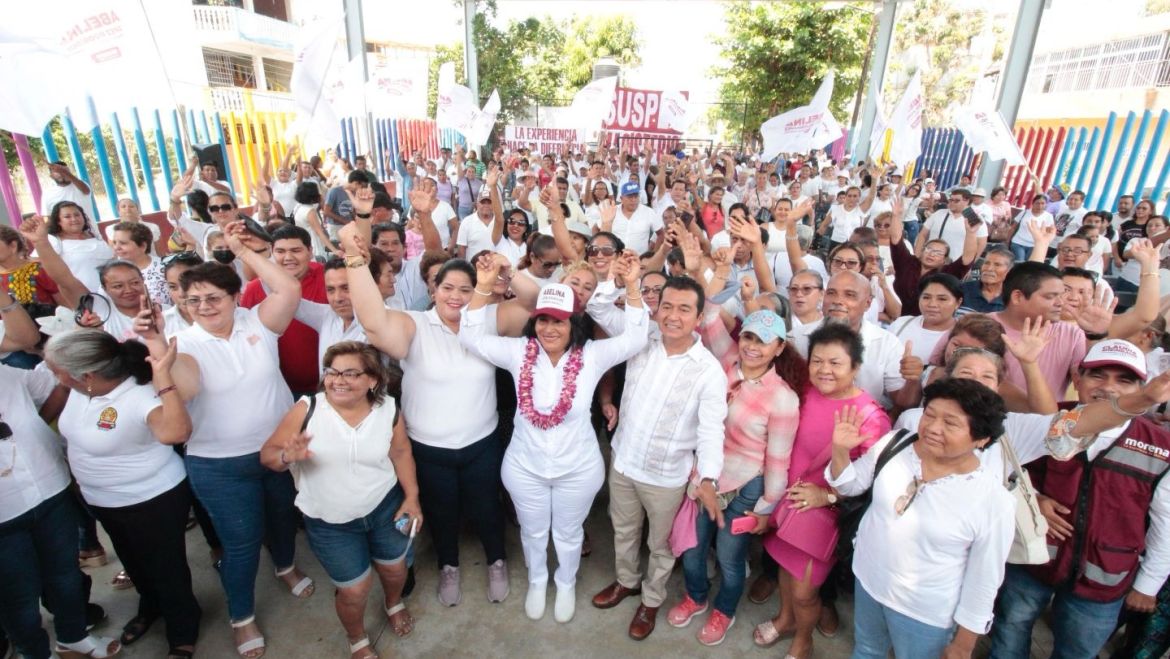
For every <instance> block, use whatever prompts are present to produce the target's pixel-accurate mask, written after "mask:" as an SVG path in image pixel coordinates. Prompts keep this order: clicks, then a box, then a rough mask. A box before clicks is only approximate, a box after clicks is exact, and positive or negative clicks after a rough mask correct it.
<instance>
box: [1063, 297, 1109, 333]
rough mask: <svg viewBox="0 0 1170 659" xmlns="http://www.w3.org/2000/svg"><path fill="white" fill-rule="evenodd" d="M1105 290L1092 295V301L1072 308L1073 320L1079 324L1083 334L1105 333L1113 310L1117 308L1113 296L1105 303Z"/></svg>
mask: <svg viewBox="0 0 1170 659" xmlns="http://www.w3.org/2000/svg"><path fill="white" fill-rule="evenodd" d="M1105 295H1106V291H1105V290H1102V291H1099V292H1098V293H1096V294H1095V295H1094V296H1093V299H1092V301H1090V302H1088V303H1086V304H1085V305H1084V306H1082V307H1081V308H1080V309H1074V310H1072V316H1073V320H1075V321H1076V322H1077V325H1080V327H1081V329H1082V330H1084V331H1085V334H1107V333H1108V332H1109V325H1110V323H1112V322H1113V310H1114V309H1116V308H1117V302H1118V300H1117V298H1116V297H1114V298H1113V299H1112V300H1110V301H1109V303H1108V304H1106V303H1105Z"/></svg>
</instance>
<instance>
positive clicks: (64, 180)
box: [41, 160, 90, 217]
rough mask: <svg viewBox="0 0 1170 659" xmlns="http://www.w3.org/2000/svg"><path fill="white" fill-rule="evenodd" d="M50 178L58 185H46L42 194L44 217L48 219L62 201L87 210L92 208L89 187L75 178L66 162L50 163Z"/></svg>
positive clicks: (42, 212)
mask: <svg viewBox="0 0 1170 659" xmlns="http://www.w3.org/2000/svg"><path fill="white" fill-rule="evenodd" d="M49 178H51V179H53V183H55V184H56V185H46V186H45V187H44V190H43V191H42V193H41V214H42V215H44V216H45V217H48V216H49V213H51V212H52V211H53V206H56V205H57V204H58V203H60V202H62V201H72V202H73V203H75V204H77V205H78V206H81V207H82V208H85V209H88V208H89V207H90V203H89V186H88V185H86V184H85V181H82V180H81V179H79V178H77V177H76V176H74V175H73V172H71V171H69V168H68V167H67V166H66V165H65V163H64V162H62V161H60V160H57V161H55V162H51V163H49Z"/></svg>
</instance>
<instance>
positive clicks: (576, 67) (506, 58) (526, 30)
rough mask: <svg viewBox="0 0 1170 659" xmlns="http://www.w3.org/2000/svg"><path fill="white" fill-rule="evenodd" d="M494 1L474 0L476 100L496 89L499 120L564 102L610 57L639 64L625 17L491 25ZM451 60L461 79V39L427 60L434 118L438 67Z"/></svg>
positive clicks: (634, 37) (429, 107) (631, 26)
mask: <svg viewBox="0 0 1170 659" xmlns="http://www.w3.org/2000/svg"><path fill="white" fill-rule="evenodd" d="M496 22H497V21H496V8H495V3H494V2H491V1H488V2H480V3H479V7H478V12H477V13H476V16H475V28H474V30H475V31H474V39H475V48H476V57H477V60H478V65H479V66H478V68H479V93H480V97H481V99H480V100H481V103H482V102H483V101H486V100H487V98H488V96H489V95H490V94H491V92H492V90H493V89H498V90H499V91H500V104H501V108H500V121H499V123H500V124H504V123H508V122H509V121H510V120H511V119H512V118H513V117H515V116H518V115H524V114H527V113H530V112H531V111H532V109H533V107H534V105H537V104H557V103H558V102H567V101H568V99H571V98H572V96H573V94H575V93H576V92H577V90H578V89H580V88H581V87H582V86H584V85H586V84H588V82H589V81H590V80H591V79H592V77H593V64H594V62H595V61H596V60H597V59H599V58H601V57H611V58H613V59H614V60H616V61H617V62H618V63H620V64H622V65H623V66H636V65H638V64H640V63H641V58H640V56H639V54H638V46H639V43H638V35H637V30H636V29H635V26H634V23H633V21H632V20H630V19H629V18H627V17H625V16H610V17H596V16H578V17H574V18H573V20H572V21H554V20H553V19H551V18H549V17H547V16H546V17H544V18H543V19H541V18H534V17H532V18H527V19H524V20H522V21H509V22H508V24H507V25H503V26H497V25H496ZM444 62H455V78H456V80H457V81H465V80H466V79H467V78H466V73H465V71H464V67H463V43H462V42H456V43H452V44H450V45H446V46H443V45H440V46H438V47H437V48H436V49H435V57H434V58H432V59H431V70H430V76H429V80H428V91H427V111H428V113H430V115H431V116H434V112H435V104H436V100H437V99H436V91H435V87H436V85H437V84H438V79H439V66H440V65H441V64H443V63H444Z"/></svg>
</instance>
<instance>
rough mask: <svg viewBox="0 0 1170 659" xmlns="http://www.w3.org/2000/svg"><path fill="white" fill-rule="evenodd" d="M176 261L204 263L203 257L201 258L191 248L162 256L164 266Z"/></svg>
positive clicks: (194, 263)
mask: <svg viewBox="0 0 1170 659" xmlns="http://www.w3.org/2000/svg"><path fill="white" fill-rule="evenodd" d="M176 262H178V263H187V264H190V265H197V264H200V263H203V259H201V258H199V255H198V254H196V253H195V252H192V251H190V250H188V251H184V252H173V253H171V254H167V255H166V256H164V257H162V264H163V267H164V268H165V267H167V266H168V265H170V264H172V263H176Z"/></svg>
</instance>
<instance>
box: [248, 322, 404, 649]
mask: <svg viewBox="0 0 1170 659" xmlns="http://www.w3.org/2000/svg"><path fill="white" fill-rule="evenodd" d="M322 363H323V364H324V368H325V378H324V382H323V384H322V385H321V392H320V393H317V394H315V395H314V396H313V397H312V398H302V399H301V400H300V401H298V402H297V404H296V405H294V406H293V408H292V409H291V410H289V412H288V414H286V415H285V416H284V419H283V420H282V421H281V422H280V425H279V426H277V428H276V430H275V431H273V433H272V435H271V436H270V437H269V438H268V441H267V442H265V443H264V447H263V448H262V449H261V450H260V460H261V462H263V463H264V466H266V467H268V468H269V469H272V470H273V471H277V472H283V471H290V472H291V473H292V475H293V478H294V480H295V481H296V485H297V499H296V504H297V508H299V509H300V510H301V512H302V513H304V519H305V532H306V534H307V535H308V538H309V546H310V547H312V549H313V553H314V554H316V555H317V559H318V560H319V561H321V566H322V567H324V568H325V572H326V573H327V574H328V575H329V579H330V580H331V581H333V585H334V586H336V587H337V596H336V598H335V600H334V607H335V608H336V610H337V617H338V618H339V619H340V620H341V625H342V627H343V628H345V633H346V637H347V639H348V641H349V651H350V654H351V656H352V657H353V658H354V659H369V658H371V657H373V658H374V659H376V657H377V654H375V653H374V651H373V650H372V649H370V647H369V646H370V641H369V637H368V636H367V635H366V631H365V624H364V618H365V615H364V614H365V609H366V601H367V599H368V597H369V593H370V588H371V586H372V585H373V579H372V578H371V576H370V569H371V568H370V566H371V563H372V564H373V570H374V571H375V572H377V575H378V579H379V581H381V583H382V590H383V591H384V600H383V603H384V606H383V609H384V610H385V612H386V615H387V617H388V618H389V620H390V629H391V630H392V631H393V632H394V634H395V635H397V636H399V637H404V636H407V635H408V634H410V632H411V629H412V628H413V625H414V621H413V620H412V619H411V617H410V613H409V612H407V611H406V606H405V605H404V604H403V603H402V587H403V584H404V583H405V582H406V553H407V549H408V548H409V546H410V538H412V537H413V535H414V533H415V532H417V529H418V525H420V524H422V519H423V517H422V512H421V510H420V508H419V501H418V481H417V479H416V477H415V469H414V458H413V456H412V454H411V450H410V441H409V440H408V439H407V438H406V424H405V423H404V422H403V420H402V415H401V414H400V413H399V409H398V404H397V401H396V400H394V399H393V398H391V397H390V396H388V395H387V390H386V389H387V372H386V369H385V368H383V367H382V362H381V356H380V354H379V353H378V351H377V350H376V349H375V348H373V347H371V346H369V345H366V344H365V343H359V342H357V341H341V342H339V343H335V344H333V345H332V346H330V347H329V349H328V350H327V351H326V352H325V356H324V358H323V361H322ZM398 523H401V524H402V526H397V524H398Z"/></svg>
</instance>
